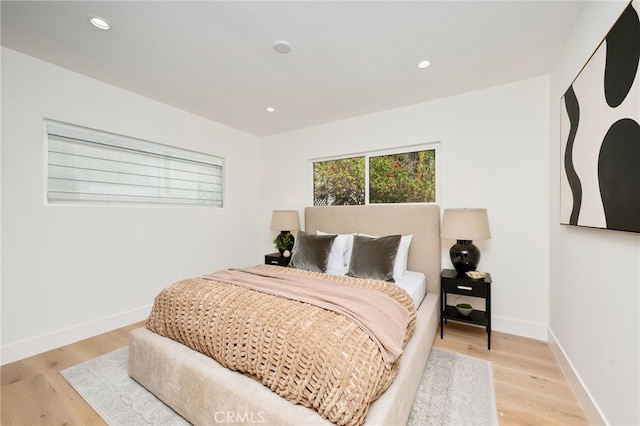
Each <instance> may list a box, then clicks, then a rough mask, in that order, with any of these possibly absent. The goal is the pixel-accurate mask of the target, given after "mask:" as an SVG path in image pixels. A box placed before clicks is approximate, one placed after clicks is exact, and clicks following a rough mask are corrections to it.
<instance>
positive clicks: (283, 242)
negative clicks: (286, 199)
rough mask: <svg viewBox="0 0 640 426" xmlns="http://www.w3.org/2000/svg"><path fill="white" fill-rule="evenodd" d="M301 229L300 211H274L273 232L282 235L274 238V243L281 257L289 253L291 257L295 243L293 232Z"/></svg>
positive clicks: (272, 214)
mask: <svg viewBox="0 0 640 426" xmlns="http://www.w3.org/2000/svg"><path fill="white" fill-rule="evenodd" d="M299 229H300V219H299V218H298V210H274V211H273V212H272V213H271V230H272V231H280V234H278V236H277V237H276V238H274V240H273V243H274V244H275V245H276V248H277V249H278V251H279V252H280V254H281V255H285V253H287V252H288V255H289V256H291V249H293V244H294V242H295V238H293V234H291V231H297V230H299ZM289 256H286V257H289Z"/></svg>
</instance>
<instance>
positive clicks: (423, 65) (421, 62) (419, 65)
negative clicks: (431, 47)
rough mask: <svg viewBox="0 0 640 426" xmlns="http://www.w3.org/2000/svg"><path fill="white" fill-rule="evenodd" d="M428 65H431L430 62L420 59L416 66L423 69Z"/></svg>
mask: <svg viewBox="0 0 640 426" xmlns="http://www.w3.org/2000/svg"><path fill="white" fill-rule="evenodd" d="M429 65H431V62H429V61H420V62H418V68H420V69H421V70H423V69H425V68H429Z"/></svg>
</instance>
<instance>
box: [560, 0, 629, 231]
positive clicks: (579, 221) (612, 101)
mask: <svg viewBox="0 0 640 426" xmlns="http://www.w3.org/2000/svg"><path fill="white" fill-rule="evenodd" d="M639 8H640V0H634V1H633V2H632V3H630V4H629V5H628V6H627V7H626V8H625V10H624V12H623V13H622V14H621V16H620V17H619V18H618V20H617V21H616V23H615V24H614V26H613V27H612V28H611V30H610V31H609V33H608V34H607V35H606V37H605V39H604V40H603V41H602V43H601V44H600V45H599V46H598V47H597V49H596V51H595V52H594V53H593V55H592V56H591V58H590V59H589V61H588V62H587V64H586V65H585V66H584V68H583V69H582V70H581V71H580V73H579V74H578V76H577V77H576V79H575V80H574V81H573V83H572V84H571V86H570V87H569V88H568V89H567V91H566V92H565V94H564V96H563V97H562V100H561V108H560V110H561V120H560V127H561V167H562V170H561V183H560V215H561V218H560V222H561V223H563V224H569V225H578V226H587V227H593V228H603V229H614V230H620V231H630V232H639V233H640V81H639V80H640V76H639V73H638V68H639V67H638V64H639V59H640V20H639V18H638V15H639V13H638V11H639Z"/></svg>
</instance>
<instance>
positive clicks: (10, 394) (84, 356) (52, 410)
mask: <svg viewBox="0 0 640 426" xmlns="http://www.w3.org/2000/svg"><path fill="white" fill-rule="evenodd" d="M141 325H142V323H137V324H132V325H131V326H128V327H124V328H121V329H118V330H114V331H112V332H109V333H105V334H102V335H99V336H96V337H93V338H90V339H87V340H83V341H81V342H78V343H74V344H72V345H68V346H64V347H61V348H58V349H54V350H52V351H49V352H45V353H42V354H40V355H36V356H33V357H30V358H27V359H24V360H21V361H17V362H14V363H11V364H7V365H4V366H2V367H1V372H2V400H1V410H2V417H1V424H2V425H5V426H10V425H17V426H23V425H24V426H36V425H47V426H49V425H69V426H70V425H104V424H105V423H104V422H103V421H102V419H101V418H100V417H99V416H98V415H97V414H96V413H95V412H94V411H93V409H91V407H89V405H87V404H86V403H85V402H84V400H83V399H82V398H81V397H80V396H79V395H78V394H77V393H76V392H75V391H74V390H73V388H72V387H71V386H70V385H69V384H68V383H67V382H66V381H65V380H64V379H63V378H62V376H60V374H58V372H59V371H60V370H64V369H65V368H68V367H70V366H72V365H75V364H78V363H80V362H83V361H86V360H89V359H91V358H94V357H96V356H99V355H101V354H104V353H107V352H110V351H112V350H115V349H118V348H120V347H122V346H125V345H126V344H127V343H128V332H129V331H130V330H132V329H134V328H137V327H140V326H141ZM491 343H492V344H491V346H492V348H491V351H488V350H487V346H486V334H485V332H484V330H483V329H481V328H477V327H470V326H466V325H460V324H456V323H453V322H449V323H448V324H447V325H446V326H445V336H444V339H443V340H441V339H440V334H439V333H438V335H437V336H436V339H435V341H434V346H435V347H439V348H443V349H448V350H452V351H456V352H460V353H463V354H465V355H470V356H474V357H477V358H482V359H486V360H489V361H491V362H492V363H493V373H494V378H495V389H496V400H497V405H498V414H499V418H500V424H501V425H503V426H504V425H545V426H546V425H586V424H588V422H587V420H586V419H585V417H584V414H583V411H582V409H581V408H580V406H579V404H578V402H577V401H576V399H575V397H574V396H573V393H572V391H571V389H570V387H569V385H568V383H567V381H566V379H565V377H564V376H563V374H562V372H561V370H560V367H559V365H558V363H557V362H556V360H555V359H554V357H553V355H552V353H551V350H550V349H549V346H548V345H547V344H546V343H544V342H540V341H536V340H532V339H526V338H523V337H518V336H513V335H509V334H504V333H497V332H494V333H493V335H492V342H491Z"/></svg>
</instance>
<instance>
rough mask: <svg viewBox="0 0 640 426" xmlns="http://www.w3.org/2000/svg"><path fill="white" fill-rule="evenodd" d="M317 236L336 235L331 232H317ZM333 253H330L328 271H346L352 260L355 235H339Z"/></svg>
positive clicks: (334, 241)
mask: <svg viewBox="0 0 640 426" xmlns="http://www.w3.org/2000/svg"><path fill="white" fill-rule="evenodd" d="M316 234H317V235H336V234H332V233H329V232H323V231H316ZM337 235H338V236H337V237H336V239H335V240H333V245H332V246H331V252H330V253H329V261H328V263H327V269H344V267H345V266H347V265H348V264H349V259H351V250H352V249H353V234H337Z"/></svg>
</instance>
